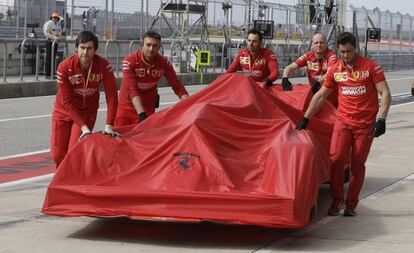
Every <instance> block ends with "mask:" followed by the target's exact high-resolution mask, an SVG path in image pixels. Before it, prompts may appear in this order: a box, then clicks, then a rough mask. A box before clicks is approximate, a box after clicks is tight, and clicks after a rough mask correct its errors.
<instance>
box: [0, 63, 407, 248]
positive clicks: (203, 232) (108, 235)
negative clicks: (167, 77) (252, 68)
mask: <svg viewBox="0 0 414 253" xmlns="http://www.w3.org/2000/svg"><path fill="white" fill-rule="evenodd" d="M386 76H387V79H388V83H389V85H390V88H391V91H392V94H393V96H394V98H398V99H397V100H399V101H403V102H402V104H399V105H397V104H394V105H393V107H392V108H391V110H390V115H389V119H388V121H387V122H388V123H387V127H388V128H387V133H386V134H385V135H384V136H383V137H381V138H378V139H376V141H375V142H374V145H373V148H372V151H371V154H370V157H369V159H368V162H367V179H366V182H365V184H364V188H363V191H362V193H361V196H362V198H363V200H362V201H361V204H360V207H359V209H358V214H359V215H358V216H357V217H355V218H344V217H333V218H332V217H324V214H325V211H326V208H327V206H328V204H329V203H328V202H329V197H328V186H327V185H324V186H322V187H321V190H320V194H319V202H318V216H317V218H316V219H315V223H313V224H312V225H310V226H308V227H306V228H304V229H301V230H294V231H292V230H280V229H265V228H257V227H251V226H235V225H218V224H211V223H202V224H177V223H159V222H141V221H130V220H102V219H94V218H87V217H82V218H57V217H49V216H43V215H42V214H41V213H40V212H39V210H40V208H41V205H42V203H43V198H44V194H45V191H46V186H47V184H48V180H47V179H46V180H38V181H34V182H31V183H26V184H19V185H15V186H12V187H6V188H0V252H86V251H88V252H113V251H121V252H276V251H278V252H279V251H293V252H307V251H311V252H312V251H314V252H318V251H326V252H333V251H335V252H338V251H339V252H351V251H352V252H411V251H412V248H413V247H414V243H413V241H414V240H413V239H414V229H413V227H414V218H413V215H414V213H413V211H412V210H414V203H413V201H412V199H413V196H414V184H413V176H411V175H412V174H413V173H414V166H413V165H412V162H411V159H410V156H409V154H412V148H410V145H412V141H413V140H414V138H413V137H414V132H413V131H412V128H414V119H413V117H412V115H413V113H414V104H413V103H412V102H410V101H413V100H412V97H409V96H407V93H408V92H410V90H411V88H410V83H411V80H413V79H414V74H413V73H412V72H411V71H398V72H388V73H386ZM304 80H305V79H292V81H293V82H303V81H304ZM201 88H202V87H200V86H191V87H188V89H189V91H190V93H194V92H196V91H198V90H199V89H201ZM161 94H162V95H161V96H162V98H161V99H162V103H164V105H163V106H164V107H166V106H169V105H171V103H173V102H176V101H177V99H176V97H175V95H174V94H173V93H172V92H171V89H168V88H166V89H161ZM53 100H54V97H53V96H49V97H36V98H19V99H4V100H0V111H1V115H0V138H1V140H2V142H1V146H0V157H4V156H7V155H13V154H21V153H25V152H32V151H36V150H43V149H48V148H49V131H50V116H48V115H50V113H51V110H52V107H53ZM407 102H408V103H407ZM393 103H395V102H393ZM104 105H105V102H104V99H103V100H102V101H101V106H104ZM105 115H106V112H104V111H103V112H100V113H99V116H98V121H97V124H96V126H97V127H96V129H97V130H99V129H102V127H103V125H104V123H103V122H104V121H103V120H104V119H105ZM21 117H29V118H25V119H18V118H21ZM411 203H413V204H411Z"/></svg>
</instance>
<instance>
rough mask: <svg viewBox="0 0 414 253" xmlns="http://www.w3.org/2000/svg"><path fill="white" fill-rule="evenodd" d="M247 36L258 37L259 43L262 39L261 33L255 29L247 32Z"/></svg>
mask: <svg viewBox="0 0 414 253" xmlns="http://www.w3.org/2000/svg"><path fill="white" fill-rule="evenodd" d="M249 34H256V35H257V36H259V40H260V41H261V40H262V39H263V34H262V32H261V31H259V30H257V29H256V28H252V29H250V30H249V31H248V32H247V35H249Z"/></svg>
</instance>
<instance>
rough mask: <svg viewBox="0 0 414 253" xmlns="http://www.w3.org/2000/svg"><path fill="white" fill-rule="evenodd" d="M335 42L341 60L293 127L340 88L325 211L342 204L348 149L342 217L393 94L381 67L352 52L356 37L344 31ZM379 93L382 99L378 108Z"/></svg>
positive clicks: (351, 205)
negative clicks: (347, 180)
mask: <svg viewBox="0 0 414 253" xmlns="http://www.w3.org/2000/svg"><path fill="white" fill-rule="evenodd" d="M337 43H338V47H339V52H340V54H341V55H342V58H343V59H341V60H339V61H338V62H337V63H336V64H335V65H333V66H332V67H330V69H329V70H328V74H327V76H326V79H325V82H324V83H323V86H322V88H321V89H320V90H319V91H318V92H317V93H316V94H315V95H314V96H313V98H312V101H311V103H310V105H309V108H308V109H307V110H306V112H305V115H304V118H303V119H302V120H301V121H300V122H299V123H298V124H297V126H296V129H299V130H301V129H306V128H307V125H308V122H309V119H310V117H312V115H313V114H314V113H316V112H317V111H318V110H319V108H320V107H321V106H322V105H323V103H324V102H325V100H326V98H327V97H328V95H329V94H330V93H331V92H332V91H333V90H337V91H338V101H339V106H338V117H337V120H336V122H335V125H334V130H333V135H332V142H331V151H330V153H331V157H330V160H331V176H330V183H331V187H330V192H331V197H332V204H331V206H330V208H329V210H328V214H329V215H338V214H339V212H340V210H341V208H342V206H343V203H344V189H343V184H344V165H345V162H346V161H347V160H348V156H349V153H350V151H351V168H350V169H351V180H350V184H349V189H348V193H347V198H346V208H345V211H344V215H345V216H355V215H356V212H355V208H356V206H357V204H358V196H359V193H360V191H361V188H362V184H363V182H364V178H365V162H366V160H367V157H368V153H369V150H370V147H371V144H372V141H373V137H378V136H380V135H382V134H384V133H385V120H386V118H387V114H388V110H389V107H390V103H391V94H390V90H389V87H388V84H387V81H386V80H385V76H384V71H383V69H382V68H381V67H380V66H378V65H377V63H376V62H375V61H373V60H371V59H368V58H365V57H363V56H361V55H359V54H357V53H356V39H355V36H354V35H352V34H351V33H348V32H345V33H342V34H340V35H339V37H338V41H337ZM378 94H380V95H381V97H382V98H381V107H380V108H379V107H378ZM378 110H379V113H378ZM377 113H378V119H377V120H376V116H377ZM375 120H376V121H375Z"/></svg>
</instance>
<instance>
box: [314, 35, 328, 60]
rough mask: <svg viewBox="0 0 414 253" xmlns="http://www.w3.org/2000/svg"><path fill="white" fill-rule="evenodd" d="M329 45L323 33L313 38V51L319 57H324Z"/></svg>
mask: <svg viewBox="0 0 414 253" xmlns="http://www.w3.org/2000/svg"><path fill="white" fill-rule="evenodd" d="M327 49H328V43H327V41H326V36H325V34H323V33H316V34H315V35H313V37H312V50H313V51H314V52H315V53H316V54H317V55H318V57H323V56H325V54H326V53H327V52H328V50H327Z"/></svg>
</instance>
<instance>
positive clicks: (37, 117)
mask: <svg viewBox="0 0 414 253" xmlns="http://www.w3.org/2000/svg"><path fill="white" fill-rule="evenodd" d="M409 96H411V93H399V94H395V95H392V97H393V98H396V97H399V98H402V97H409ZM176 103H177V101H172V102H164V103H160V105H173V104H176ZM405 104H410V103H405ZM405 104H399V105H398V106H401V105H405ZM106 110H107V109H106V108H102V109H99V110H98V112H103V111H106ZM48 117H52V114H44V115H36V116H27V117H18V118H8V119H0V122H9V121H16V120H27V119H39V118H48Z"/></svg>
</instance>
